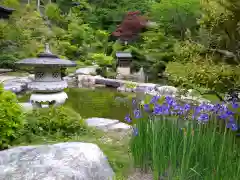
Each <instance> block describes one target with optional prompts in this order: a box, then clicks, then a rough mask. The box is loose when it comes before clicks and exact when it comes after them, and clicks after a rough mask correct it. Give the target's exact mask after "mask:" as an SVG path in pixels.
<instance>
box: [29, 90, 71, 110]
mask: <svg viewBox="0 0 240 180" xmlns="http://www.w3.org/2000/svg"><path fill="white" fill-rule="evenodd" d="M67 98H68V96H67V94H66V93H65V92H57V93H48V94H44V93H35V94H32V95H31V97H30V102H31V103H32V105H33V107H35V108H42V107H43V105H45V104H46V103H47V104H48V105H53V106H58V105H62V104H64V103H65V101H66V99H67ZM45 106H46V105H45Z"/></svg>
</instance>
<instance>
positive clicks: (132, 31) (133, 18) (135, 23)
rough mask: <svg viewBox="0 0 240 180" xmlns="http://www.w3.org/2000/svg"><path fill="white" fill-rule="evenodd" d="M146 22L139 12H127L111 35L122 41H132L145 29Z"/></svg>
mask: <svg viewBox="0 0 240 180" xmlns="http://www.w3.org/2000/svg"><path fill="white" fill-rule="evenodd" d="M147 21H148V20H147V18H146V17H144V16H141V13H140V11H134V12H128V13H127V14H126V16H125V18H124V19H123V21H122V23H121V24H120V25H118V26H117V29H116V31H114V32H113V33H112V35H113V36H115V37H117V38H119V39H120V40H123V41H129V40H132V39H134V38H135V37H136V36H137V35H138V34H139V33H140V32H141V31H142V29H144V28H145V27H146V24H147Z"/></svg>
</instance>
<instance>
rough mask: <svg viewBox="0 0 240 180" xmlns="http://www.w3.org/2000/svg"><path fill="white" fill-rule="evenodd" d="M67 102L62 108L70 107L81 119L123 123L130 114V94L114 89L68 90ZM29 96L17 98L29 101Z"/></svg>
mask: <svg viewBox="0 0 240 180" xmlns="http://www.w3.org/2000/svg"><path fill="white" fill-rule="evenodd" d="M66 93H67V94H68V100H67V101H66V102H65V104H64V106H67V107H71V108H72V109H73V110H75V111H76V112H77V113H79V114H80V115H81V116H82V117H83V118H89V117H101V118H110V119H118V120H120V121H122V122H123V121H124V117H125V116H126V114H128V113H130V109H131V97H132V96H133V95H132V94H129V93H120V92H117V91H116V90H115V89H108V88H96V89H95V90H91V89H83V88H69V89H67V90H66ZM29 97H30V94H26V95H24V96H22V97H19V98H18V99H19V101H20V102H27V101H29Z"/></svg>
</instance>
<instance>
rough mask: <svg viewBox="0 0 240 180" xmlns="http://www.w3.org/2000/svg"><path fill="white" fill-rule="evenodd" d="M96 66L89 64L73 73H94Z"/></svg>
mask: <svg viewBox="0 0 240 180" xmlns="http://www.w3.org/2000/svg"><path fill="white" fill-rule="evenodd" d="M97 68H98V66H89V67H84V68H79V69H77V70H76V72H75V74H77V75H79V74H85V75H91V74H96V70H97Z"/></svg>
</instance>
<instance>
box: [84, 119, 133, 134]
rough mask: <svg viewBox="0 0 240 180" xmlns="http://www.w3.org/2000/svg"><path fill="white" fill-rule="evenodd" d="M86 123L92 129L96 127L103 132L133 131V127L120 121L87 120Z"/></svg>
mask: <svg viewBox="0 0 240 180" xmlns="http://www.w3.org/2000/svg"><path fill="white" fill-rule="evenodd" d="M86 123H87V125H88V126H90V127H95V128H97V129H100V130H103V131H105V132H106V131H117V132H122V131H127V130H130V129H131V126H130V125H128V124H125V123H122V122H119V120H116V119H106V118H97V117H94V118H88V119H86Z"/></svg>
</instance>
